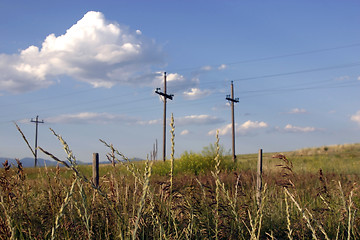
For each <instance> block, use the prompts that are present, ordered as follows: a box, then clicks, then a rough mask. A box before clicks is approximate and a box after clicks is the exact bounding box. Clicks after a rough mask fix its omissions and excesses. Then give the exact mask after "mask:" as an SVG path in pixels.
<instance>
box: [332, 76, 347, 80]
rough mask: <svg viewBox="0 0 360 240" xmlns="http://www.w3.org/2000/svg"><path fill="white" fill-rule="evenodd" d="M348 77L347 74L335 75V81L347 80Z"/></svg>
mask: <svg viewBox="0 0 360 240" xmlns="http://www.w3.org/2000/svg"><path fill="white" fill-rule="evenodd" d="M349 79H350V77H349V76H340V77H337V78H336V79H335V80H337V81H345V80H349Z"/></svg>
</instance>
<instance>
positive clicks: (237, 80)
mask: <svg viewBox="0 0 360 240" xmlns="http://www.w3.org/2000/svg"><path fill="white" fill-rule="evenodd" d="M359 46H360V43H356V44H350V45H344V46H339V47H333V48H324V49H318V50H312V51H304V52H297V53H291V54H283V55H278V56H272V57H263V58H257V59H249V60H242V61H237V62H232V63H227V65H230V64H239V63H245V62H257V61H266V60H273V59H277V58H285V57H291V56H299V55H306V54H313V53H318V52H325V51H331V50H337V49H344V48H351V47H359ZM357 66H360V62H354V63H348V64H342V65H335V66H329V67H320V68H312V69H303V70H297V71H292V72H284V73H276V74H266V75H261V76H254V77H242V78H236V79H232V80H231V81H234V82H241V81H248V80H256V79H265V78H274V77H281V76H289V75H296V74H301V73H309V72H317V71H327V70H334V69H341V68H348V67H357ZM192 69H198V68H192ZM229 81H230V80H229ZM213 83H219V81H205V82H202V83H201V85H202V86H206V85H209V84H213ZM357 85H358V84H353V85H349V86H357ZM333 87H336V86H333ZM333 87H331V88H333ZM339 87H348V86H345V85H344V86H339ZM318 88H321V87H303V88H294V87H293V88H291V87H290V88H283V89H285V90H286V91H299V90H310V89H318ZM328 88H330V87H328ZM93 90H96V88H92V89H86V90H81V91H74V92H71V93H65V94H60V95H57V96H51V97H47V98H40V99H36V100H33V101H32V102H31V101H30V102H29V101H27V102H23V103H14V105H15V104H28V103H35V102H38V101H44V100H48V99H54V98H63V97H65V96H71V95H76V94H80V93H83V92H84V93H85V92H90V91H93ZM271 90H274V89H270V90H269V89H268V90H266V89H264V90H259V89H258V90H254V92H255V93H261V92H266V91H271ZM144 91H145V90H144ZM250 92H251V91H247V93H250ZM244 93H246V92H242V94H244ZM128 95H131V93H129V94H128ZM123 96H124V95H122V97H123ZM117 97H120V96H112V97H103V98H99V99H93V100H90V101H85V102H82V103H78V104H71V107H76V106H81V105H87V104H89V103H93V102H99V101H104V100H106V99H112V98H117ZM150 99H152V97H147V98H142V99H138V100H131V101H126V102H119V103H114V104H109V103H107V104H106V105H100V106H97V108H102V109H107V108H113V107H115V106H119V105H123V104H127V103H130V102H139V101H147V100H150ZM204 102H207V101H204ZM193 104H194V102H192V104H191V105H193ZM186 105H188V104H186V103H185V102H184V106H186ZM0 106H9V105H8V104H6V105H4V104H2V105H0ZM180 106H181V105H180ZM68 107H69V105H63V106H61V107H55V108H54V107H51V108H47V109H42V110H40V112H49V111H50V112H53V111H56V110H59V109H63V108H68ZM93 108H94V106H91V107H89V108H87V109H93ZM146 109H149V108H148V107H146V108H142V110H146ZM155 109H157V108H155ZM82 111H86V108H85V110H83V109H82ZM129 111H131V112H134V111H135V112H136V111H137V110H135V109H133V108H130V109H129ZM140 111H141V109H140ZM24 114H26V113H22V115H24ZM27 114H30V113H27ZM3 116H4V115H3ZM0 117H2V116H0Z"/></svg>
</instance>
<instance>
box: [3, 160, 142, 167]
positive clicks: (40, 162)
mask: <svg viewBox="0 0 360 240" xmlns="http://www.w3.org/2000/svg"><path fill="white" fill-rule="evenodd" d="M6 160H8V161H9V164H10V165H11V164H13V165H15V166H17V162H16V160H15V159H13V158H4V157H0V163H1V164H0V168H2V167H3V166H2V164H3V163H4V162H5V161H6ZM61 160H62V159H61ZM34 161H35V160H34V158H29V157H26V158H22V159H20V162H21V163H22V166H23V167H34V163H35V162H34ZM130 161H143V159H140V158H133V159H130ZM45 163H46V166H48V167H49V166H56V165H57V162H56V161H53V160H46V159H43V158H38V161H37V166H38V167H44V166H45ZM77 164H78V165H91V164H92V162H81V161H77ZM99 164H111V163H110V162H109V161H101V162H100V163H99ZM62 166H63V165H62V164H60V167H62Z"/></svg>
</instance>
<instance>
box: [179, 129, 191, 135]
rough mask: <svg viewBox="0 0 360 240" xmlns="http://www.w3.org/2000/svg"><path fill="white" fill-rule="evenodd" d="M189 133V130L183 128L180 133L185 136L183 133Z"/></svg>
mask: <svg viewBox="0 0 360 240" xmlns="http://www.w3.org/2000/svg"><path fill="white" fill-rule="evenodd" d="M189 133H190V131H189V130H187V129H185V130H183V131H181V133H180V135H181V136H185V135H188V134H189Z"/></svg>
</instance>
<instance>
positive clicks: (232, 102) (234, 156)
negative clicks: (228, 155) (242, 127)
mask: <svg viewBox="0 0 360 240" xmlns="http://www.w3.org/2000/svg"><path fill="white" fill-rule="evenodd" d="M226 100H228V101H229V102H230V104H231V118H232V155H233V161H234V163H235V162H236V154H235V119H234V104H235V103H238V102H239V98H234V84H233V81H231V96H230V95H226Z"/></svg>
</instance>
